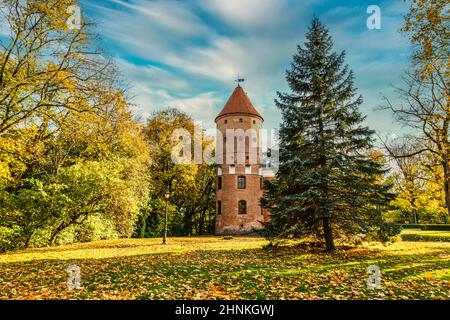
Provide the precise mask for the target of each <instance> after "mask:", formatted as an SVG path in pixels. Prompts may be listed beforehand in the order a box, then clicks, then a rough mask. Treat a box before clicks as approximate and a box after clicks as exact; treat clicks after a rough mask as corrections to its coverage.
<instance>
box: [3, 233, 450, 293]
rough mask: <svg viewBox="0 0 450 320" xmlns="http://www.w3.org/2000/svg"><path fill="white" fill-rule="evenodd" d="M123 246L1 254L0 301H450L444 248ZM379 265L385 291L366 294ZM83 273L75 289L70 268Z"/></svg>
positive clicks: (449, 266) (247, 243)
mask: <svg viewBox="0 0 450 320" xmlns="http://www.w3.org/2000/svg"><path fill="white" fill-rule="evenodd" d="M160 243H161V239H144V240H141V239H121V240H112V241H99V242H93V243H85V244H75V245H67V246H62V247H53V248H45V249H32V250H25V251H18V252H13V253H8V254H1V255H0V299H450V242H425V241H422V242H396V243H393V244H390V245H387V246H383V245H381V244H370V245H365V246H361V247H358V248H347V249H345V248H341V250H339V251H338V252H337V253H333V254H324V253H320V252H316V253H314V252H311V251H307V250H305V249H302V248H301V247H298V246H286V247H282V248H278V249H276V250H274V249H263V248H262V247H263V245H265V244H266V243H267V242H266V241H265V240H264V239H260V238H234V239H232V240H223V239H222V238H219V237H201V238H195V237H192V238H170V239H169V244H168V245H166V246H163V245H161V244H160ZM373 264H375V265H378V266H379V267H380V268H381V273H382V282H381V284H382V289H381V290H369V289H367V288H366V279H367V276H368V275H367V274H366V270H367V267H368V266H369V265H373ZM69 265H78V266H80V267H81V284H82V286H83V288H82V289H80V290H74V291H69V290H67V287H66V279H67V274H66V271H65V270H66V268H67V267H68V266H69Z"/></svg>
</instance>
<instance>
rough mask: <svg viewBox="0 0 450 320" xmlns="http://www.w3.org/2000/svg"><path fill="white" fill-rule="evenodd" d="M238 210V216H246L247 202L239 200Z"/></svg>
mask: <svg viewBox="0 0 450 320" xmlns="http://www.w3.org/2000/svg"><path fill="white" fill-rule="evenodd" d="M238 209H239V214H246V213H247V201H245V200H240V201H239V202H238Z"/></svg>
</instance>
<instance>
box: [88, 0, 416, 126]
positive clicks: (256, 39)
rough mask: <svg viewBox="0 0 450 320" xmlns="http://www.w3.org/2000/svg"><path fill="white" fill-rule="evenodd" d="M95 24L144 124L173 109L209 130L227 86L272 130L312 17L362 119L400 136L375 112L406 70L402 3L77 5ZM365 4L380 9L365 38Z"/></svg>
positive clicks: (231, 0)
mask: <svg viewBox="0 0 450 320" xmlns="http://www.w3.org/2000/svg"><path fill="white" fill-rule="evenodd" d="M79 4H80V6H81V8H82V10H83V12H84V14H85V15H86V17H89V18H90V19H93V20H95V21H97V22H98V27H97V28H98V32H99V33H100V35H101V36H102V38H103V40H102V42H103V44H102V45H103V47H104V48H105V49H106V52H107V53H108V54H109V55H111V56H113V57H114V58H115V59H116V61H117V63H118V65H119V67H120V69H121V71H122V74H123V76H124V78H125V79H126V80H127V81H129V82H130V83H131V84H132V94H133V95H134V97H135V102H136V104H137V112H138V113H140V114H141V115H143V116H144V117H146V116H148V115H149V114H151V112H153V111H155V110H160V109H162V108H164V107H167V106H171V107H176V108H178V109H180V110H182V111H185V112H187V113H188V114H190V115H191V116H192V117H193V118H194V119H196V120H199V121H203V122H204V125H205V126H211V127H212V126H213V119H214V117H215V116H216V114H217V113H218V112H219V111H220V109H221V108H222V107H223V105H224V104H225V102H226V100H227V98H228V96H229V95H230V94H231V92H232V90H233V88H234V86H235V82H234V79H236V78H237V77H238V75H239V76H240V77H243V78H245V79H246V81H245V83H244V85H243V86H244V88H245V90H246V92H247V94H248V95H249V97H250V99H251V100H252V102H253V103H254V105H255V107H256V108H257V109H258V110H259V111H260V112H261V113H262V115H263V116H264V118H265V120H266V121H265V127H266V128H276V127H278V125H279V123H280V120H281V116H280V113H279V111H278V110H277V109H276V107H275V106H274V103H273V100H274V98H275V93H276V91H277V90H278V91H286V90H287V86H286V82H285V79H284V74H285V70H286V68H287V67H288V66H289V64H290V62H291V59H292V55H293V54H294V53H295V51H296V46H297V44H302V43H303V42H304V35H305V32H306V30H307V27H308V25H309V23H310V21H311V18H312V17H313V16H314V15H316V16H317V17H319V18H320V19H321V20H322V21H323V22H324V23H325V24H326V25H327V26H328V27H329V29H330V32H331V35H332V36H333V39H334V43H335V48H336V50H337V51H341V50H345V51H346V52H347V61H346V62H347V63H348V64H349V65H350V67H351V68H352V69H353V71H354V72H355V76H356V86H357V87H358V88H359V92H360V93H361V94H362V95H363V96H364V104H363V105H362V107H361V111H362V112H363V113H364V114H365V115H367V123H368V124H369V125H370V126H371V127H372V128H373V129H376V130H378V131H380V132H381V133H382V134H388V133H395V132H398V131H400V130H401V128H398V125H396V124H394V123H393V122H392V120H391V115H390V114H389V113H387V112H383V111H376V110H375V109H376V107H377V106H379V105H380V104H382V99H381V97H382V95H383V94H384V95H387V96H389V97H392V98H394V96H395V94H394V92H393V89H392V84H396V83H398V81H399V79H400V76H401V74H402V71H403V70H404V69H405V68H406V67H407V66H408V64H409V59H408V58H409V44H408V41H407V39H406V38H405V37H404V36H403V35H400V34H399V33H398V30H399V28H400V27H401V26H402V23H403V18H402V14H404V13H405V12H406V10H407V4H405V3H404V2H403V0H390V1H374V0H371V1H364V0H358V1H356V0H348V1H326V0H323V1H322V0H304V1H294V0H184V1H174V0H171V1H149V0H101V1H98V0H96V1H94V0H81V1H79ZM369 5H378V6H379V7H380V9H381V29H380V30H369V29H368V28H367V27H366V20H367V18H368V17H369V14H368V13H366V10H367V7H368V6H369Z"/></svg>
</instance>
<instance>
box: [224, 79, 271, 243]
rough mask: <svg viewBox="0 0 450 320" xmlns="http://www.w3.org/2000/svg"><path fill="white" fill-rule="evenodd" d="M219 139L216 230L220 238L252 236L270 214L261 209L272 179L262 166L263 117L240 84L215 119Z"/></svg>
mask: <svg viewBox="0 0 450 320" xmlns="http://www.w3.org/2000/svg"><path fill="white" fill-rule="evenodd" d="M215 122H216V125H217V129H218V135H217V140H216V150H217V154H216V157H217V160H218V161H217V181H216V201H217V202H216V226H215V232H216V234H218V235H225V234H245V233H251V232H252V231H254V229H261V228H262V224H261V221H267V220H268V218H269V217H268V212H266V210H263V209H262V208H261V206H260V199H261V197H262V195H263V183H264V180H265V179H272V178H273V174H271V172H270V171H269V172H267V170H265V169H264V168H263V165H262V163H261V159H262V156H261V155H262V150H261V138H262V137H261V133H260V129H261V127H262V124H263V122H264V119H263V117H262V116H261V115H260V114H259V112H258V111H257V110H256V109H255V107H254V106H253V104H252V103H251V101H250V99H249V98H248V96H247V94H246V93H245V91H244V89H243V88H242V87H241V86H240V85H239V84H238V86H237V87H236V88H235V89H234V91H233V93H232V95H231V97H230V98H229V99H228V102H227V103H226V104H225V107H224V108H223V109H222V111H221V112H220V113H219V114H218V115H217V117H216V119H215Z"/></svg>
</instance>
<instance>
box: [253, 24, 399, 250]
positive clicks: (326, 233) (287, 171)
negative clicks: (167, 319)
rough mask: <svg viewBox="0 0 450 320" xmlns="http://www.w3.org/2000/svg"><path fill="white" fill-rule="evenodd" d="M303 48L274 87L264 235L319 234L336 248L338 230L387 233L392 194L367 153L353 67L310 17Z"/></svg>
mask: <svg viewBox="0 0 450 320" xmlns="http://www.w3.org/2000/svg"><path fill="white" fill-rule="evenodd" d="M306 38H307V41H306V43H305V47H304V48H303V47H301V46H298V52H297V53H296V54H295V55H294V60H293V63H292V64H291V68H290V70H288V71H287V72H286V79H287V82H288V84H289V87H290V89H291V91H292V92H291V93H280V92H278V93H277V94H278V99H276V100H275V102H276V104H277V106H278V108H279V109H280V110H281V112H282V119H283V122H282V124H281V127H280V132H279V134H280V163H279V170H278V172H277V179H276V180H274V181H272V182H269V183H267V184H266V188H267V193H266V194H265V196H264V198H263V199H262V201H261V202H262V205H263V206H265V207H266V208H268V209H269V211H270V213H271V220H270V222H268V223H267V224H266V232H267V234H268V236H269V237H270V238H290V237H296V238H297V237H302V236H305V235H315V236H320V237H323V238H324V240H325V243H326V250H327V251H333V250H335V244H334V239H335V238H336V237H337V236H342V235H344V236H347V237H348V236H350V235H355V234H358V235H361V234H368V233H372V232H374V231H377V232H378V234H379V235H380V236H382V235H384V234H385V233H386V230H388V228H386V224H384V223H383V220H382V217H381V213H380V212H381V211H380V208H383V207H384V206H385V205H386V204H387V203H388V202H389V201H390V200H391V199H392V194H391V193H390V192H389V189H390V187H391V186H390V185H387V184H384V183H382V179H380V176H382V175H383V173H384V171H383V166H382V165H381V164H380V163H378V162H376V161H374V160H373V159H371V158H370V157H369V156H368V152H369V151H370V150H371V148H372V143H373V139H372V135H373V133H374V132H373V131H372V130H370V129H369V128H368V127H365V126H363V125H362V122H363V120H364V117H363V116H362V115H361V113H360V112H359V111H358V106H359V105H360V104H361V103H362V97H361V96H360V95H357V93H356V89H355V88H354V84H353V73H352V71H350V70H349V68H348V66H347V65H344V57H345V52H342V53H340V54H337V53H336V52H333V42H332V39H331V37H330V35H329V33H328V30H327V28H326V27H325V26H324V25H323V24H322V23H321V22H320V21H319V20H318V19H317V18H314V19H313V20H312V23H311V26H310V28H309V31H308V33H307V35H306Z"/></svg>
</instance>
